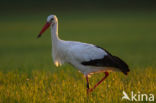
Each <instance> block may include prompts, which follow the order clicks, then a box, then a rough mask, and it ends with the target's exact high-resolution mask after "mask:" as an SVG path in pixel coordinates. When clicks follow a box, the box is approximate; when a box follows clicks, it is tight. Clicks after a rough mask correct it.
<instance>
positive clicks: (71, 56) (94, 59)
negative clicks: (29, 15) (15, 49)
mask: <svg viewBox="0 0 156 103" xmlns="http://www.w3.org/2000/svg"><path fill="white" fill-rule="evenodd" d="M49 26H51V37H52V58H53V61H54V63H55V65H56V66H61V65H62V64H64V63H69V64H71V65H73V66H74V67H75V68H77V69H79V70H80V71H81V72H82V73H83V74H84V75H85V76H86V79H87V88H88V89H87V92H88V91H89V90H90V91H92V90H93V89H94V88H95V87H96V86H97V85H98V84H100V83H101V82H102V81H103V80H104V79H105V78H106V77H107V76H108V73H107V72H108V71H119V70H120V69H121V70H120V71H122V72H124V73H125V74H126V73H127V72H128V71H129V70H126V69H124V68H128V66H127V65H126V64H125V63H124V62H123V61H122V60H121V59H119V58H118V57H115V56H112V55H111V54H110V53H108V52H107V51H105V50H104V49H102V48H99V47H96V46H95V45H93V44H87V43H81V42H75V41H64V40H61V39H60V38H59V37H58V19H57V17H56V16H55V15H50V16H48V18H47V23H46V25H45V26H44V27H43V29H42V30H41V32H40V34H39V35H38V37H40V36H41V35H42V33H43V32H44V31H45V30H46V29H47V28H48V27H49ZM107 62H108V63H107ZM120 64H121V65H120ZM113 65H114V66H113ZM117 68H118V69H117ZM119 68H120V69H119ZM122 69H123V70H122ZM101 71H102V72H106V73H105V74H106V76H105V77H104V78H103V79H102V81H100V82H99V83H97V85H95V87H94V88H93V89H89V82H88V75H89V74H90V73H94V72H101Z"/></svg>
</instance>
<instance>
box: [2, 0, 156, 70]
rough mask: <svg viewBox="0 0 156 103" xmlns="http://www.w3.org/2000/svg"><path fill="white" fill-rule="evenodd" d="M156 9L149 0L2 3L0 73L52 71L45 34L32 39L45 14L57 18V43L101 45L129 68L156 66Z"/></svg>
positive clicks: (22, 0) (20, 0)
mask: <svg viewBox="0 0 156 103" xmlns="http://www.w3.org/2000/svg"><path fill="white" fill-rule="evenodd" d="M155 4H156V3H155V1H154V0H141V1H140V0H138V1H136V0H109V1H108V0H107V1H106V0H98V1H95V0H85V1H84V0H78V1H71V0H68V1H65V0H55V1H54V0H44V1H43V0H33V1H32V0H13V1H11V0H1V1H0V31H1V33H0V70H1V71H11V70H21V71H31V70H33V69H41V70H42V69H44V70H45V69H48V70H49V69H50V70H52V69H51V68H52V67H53V63H52V59H51V35H50V30H47V31H46V32H45V33H44V35H43V36H42V38H40V39H37V38H36V37H37V35H38V33H39V31H40V30H41V28H42V26H43V25H44V24H45V22H46V19H47V16H48V15H50V14H55V15H57V17H58V20H59V36H60V38H61V39H64V40H73V41H82V42H87V43H93V44H96V45H98V46H101V47H103V48H105V49H106V50H108V51H109V52H111V53H112V54H113V55H117V56H119V57H121V58H123V59H124V60H125V61H126V62H127V63H128V64H129V65H130V68H132V69H133V68H139V67H144V68H145V67H156V63H155V61H156V46H155V45H156V6H155ZM53 70H54V69H53Z"/></svg>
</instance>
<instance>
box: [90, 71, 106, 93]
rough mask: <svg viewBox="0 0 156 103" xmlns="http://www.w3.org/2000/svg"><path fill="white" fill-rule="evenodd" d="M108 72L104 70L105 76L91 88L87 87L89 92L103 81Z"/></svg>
mask: <svg viewBox="0 0 156 103" xmlns="http://www.w3.org/2000/svg"><path fill="white" fill-rule="evenodd" d="M108 75H109V73H108V72H105V76H104V77H103V78H102V79H101V80H100V81H99V82H98V83H97V84H96V85H95V86H94V87H93V88H91V89H89V92H92V91H93V90H94V89H95V88H96V87H97V86H98V85H99V84H100V83H102V81H104V80H105V79H106V78H107V77H108Z"/></svg>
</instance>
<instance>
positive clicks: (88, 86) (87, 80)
mask: <svg viewBox="0 0 156 103" xmlns="http://www.w3.org/2000/svg"><path fill="white" fill-rule="evenodd" d="M86 80H87V95H88V94H89V80H88V75H87V76H86Z"/></svg>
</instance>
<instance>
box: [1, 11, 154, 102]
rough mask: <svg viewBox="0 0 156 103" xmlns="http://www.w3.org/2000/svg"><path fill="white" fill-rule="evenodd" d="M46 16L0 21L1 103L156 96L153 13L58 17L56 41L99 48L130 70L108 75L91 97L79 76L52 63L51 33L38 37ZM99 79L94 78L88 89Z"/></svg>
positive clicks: (114, 99) (99, 100)
mask: <svg viewBox="0 0 156 103" xmlns="http://www.w3.org/2000/svg"><path fill="white" fill-rule="evenodd" d="M47 15H49V14H48V13H40V14H39V13H38V14H33V13H28V14H27V13H26V14H23V15H16V16H15V15H12V14H10V15H9V14H8V15H7V16H6V14H4V15H3V16H1V17H0V18H1V19H0V22H1V23H0V28H1V34H0V103H62V102H64V103H73V102H74V103H79V102H82V103H83V102H88V103H99V102H100V103H101V102H104V103H114V102H115V103H118V102H125V103H127V102H128V101H121V98H122V91H123V90H125V91H126V92H127V93H128V94H130V92H131V91H134V92H136V93H137V92H138V91H140V92H141V93H147V94H148V93H152V94H156V87H155V85H156V79H155V78H156V75H155V74H156V63H155V61H156V59H155V58H156V55H155V52H156V48H155V44H156V36H155V34H156V30H155V24H156V20H155V17H156V14H155V13H149V14H146V13H140V12H138V13H132V12H131V13H125V12H119V13H113V12H112V13H108V12H106V13H94V15H93V14H92V13H80V12H78V13H77V14H76V13H72V14H70V13H68V14H65V13H58V14H57V15H58V18H59V34H60V38H62V39H65V40H75V41H82V42H88V43H93V44H96V45H99V46H101V47H103V48H105V49H107V50H108V51H110V52H111V53H112V54H114V55H117V56H119V57H121V58H123V59H124V60H125V61H126V62H127V63H128V64H129V66H130V69H131V72H130V73H129V75H128V76H124V75H123V74H122V73H111V74H110V76H109V77H108V79H106V81H105V82H103V83H102V84H101V85H100V86H99V87H98V88H96V89H95V91H94V92H93V93H92V94H90V96H89V98H87V96H86V81H85V78H83V75H82V74H81V73H79V72H77V70H76V69H75V68H73V67H71V66H70V65H64V66H62V67H59V68H56V67H55V66H54V65H53V62H52V59H51V37H50V32H49V31H47V32H45V34H44V35H43V37H42V38H40V39H36V36H37V34H38V33H39V31H40V29H41V28H42V26H43V25H44V23H45V21H46V17H47ZM102 76H103V73H100V74H95V75H93V76H92V78H90V83H91V86H93V85H94V84H95V83H96V82H97V81H98V80H100V78H102ZM155 101H156V100H155Z"/></svg>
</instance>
